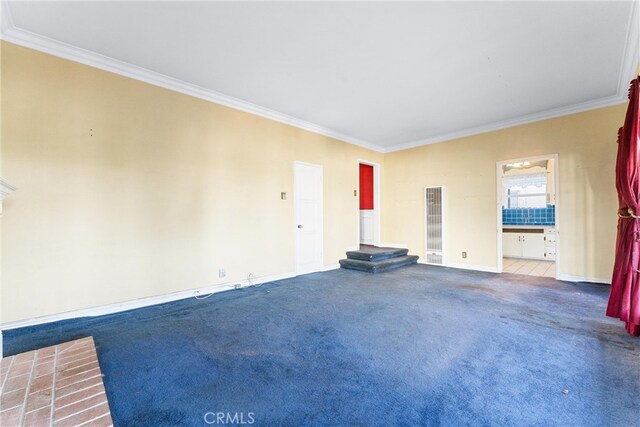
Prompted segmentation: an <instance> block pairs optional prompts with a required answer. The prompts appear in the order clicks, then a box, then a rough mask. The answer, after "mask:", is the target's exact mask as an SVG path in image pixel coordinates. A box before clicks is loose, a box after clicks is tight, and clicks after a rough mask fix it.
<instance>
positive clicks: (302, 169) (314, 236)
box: [294, 162, 323, 274]
mask: <svg viewBox="0 0 640 427" xmlns="http://www.w3.org/2000/svg"><path fill="white" fill-rule="evenodd" d="M294 168H295V175H294V180H295V190H294V200H295V220H296V223H295V226H296V229H295V233H296V274H306V273H312V272H314V271H320V270H322V266H323V262H322V166H319V165H312V164H308V163H300V162H295V164H294Z"/></svg>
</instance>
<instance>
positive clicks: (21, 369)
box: [9, 363, 33, 378]
mask: <svg viewBox="0 0 640 427" xmlns="http://www.w3.org/2000/svg"><path fill="white" fill-rule="evenodd" d="M32 365H33V364H32V363H21V364H19V365H17V364H15V363H14V364H13V366H12V367H11V369H10V370H9V378H12V377H17V376H18V375H24V374H30V373H31V368H32Z"/></svg>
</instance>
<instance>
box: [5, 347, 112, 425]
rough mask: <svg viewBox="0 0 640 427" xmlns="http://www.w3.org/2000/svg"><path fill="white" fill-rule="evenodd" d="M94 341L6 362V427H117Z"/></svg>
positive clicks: (16, 357)
mask: <svg viewBox="0 0 640 427" xmlns="http://www.w3.org/2000/svg"><path fill="white" fill-rule="evenodd" d="M112 425H113V422H112V420H111V411H110V410H109V403H108V402H107V395H106V394H105V391H104V384H103V382H102V373H101V371H100V366H99V365H98V356H97V354H96V347H95V344H94V342H93V338H92V337H87V338H82V339H79V340H75V341H70V342H66V343H63V344H59V345H54V346H51V347H47V348H42V349H39V350H34V351H28V352H26V353H21V354H16V355H15V356H9V357H5V358H3V359H2V361H0V426H2V427H14V426H25V427H40V426H57V427H63V426H86V427H89V426H92V427H97V426H112Z"/></svg>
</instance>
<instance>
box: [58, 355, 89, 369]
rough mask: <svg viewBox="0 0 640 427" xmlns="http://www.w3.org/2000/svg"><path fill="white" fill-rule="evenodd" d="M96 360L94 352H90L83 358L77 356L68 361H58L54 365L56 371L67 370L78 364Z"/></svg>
mask: <svg viewBox="0 0 640 427" xmlns="http://www.w3.org/2000/svg"><path fill="white" fill-rule="evenodd" d="M96 361H97V359H96V356H95V355H94V354H90V355H88V356H85V357H83V358H79V359H76V360H70V361H68V362H63V363H60V362H58V365H57V366H56V371H57V372H61V371H67V370H70V369H74V368H78V367H80V366H84V365H86V364H88V363H92V362H96Z"/></svg>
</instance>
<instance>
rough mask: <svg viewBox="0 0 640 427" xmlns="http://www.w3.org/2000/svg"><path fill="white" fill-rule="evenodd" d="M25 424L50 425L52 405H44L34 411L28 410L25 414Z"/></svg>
mask: <svg viewBox="0 0 640 427" xmlns="http://www.w3.org/2000/svg"><path fill="white" fill-rule="evenodd" d="M23 425H25V426H43V427H44V426H50V425H51V406H44V407H42V408H40V409H37V410H35V411H32V412H27V413H26V414H25V416H24V422H23Z"/></svg>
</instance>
